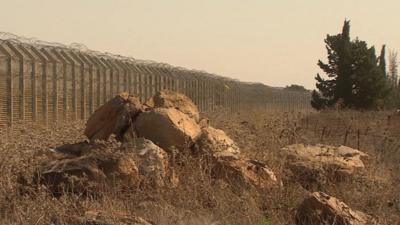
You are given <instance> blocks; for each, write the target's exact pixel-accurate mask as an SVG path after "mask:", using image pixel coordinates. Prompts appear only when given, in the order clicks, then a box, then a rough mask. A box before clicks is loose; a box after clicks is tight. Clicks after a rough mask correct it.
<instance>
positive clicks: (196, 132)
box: [135, 108, 201, 151]
mask: <svg viewBox="0 0 400 225" xmlns="http://www.w3.org/2000/svg"><path fill="white" fill-rule="evenodd" d="M135 129H136V133H137V135H138V136H139V137H144V138H146V139H149V140H151V141H153V142H154V143H155V144H156V145H158V146H160V147H161V148H163V149H165V150H167V151H168V150H170V149H171V148H172V147H176V148H177V149H179V150H183V149H187V148H189V147H190V146H192V145H193V143H194V142H195V141H196V140H197V139H198V138H199V137H200V134H201V130H200V127H199V125H198V124H197V123H196V121H195V120H194V119H192V118H190V117H189V116H188V115H186V114H185V113H183V112H181V111H179V110H177V109H174V108H154V109H150V110H148V111H145V112H143V113H141V114H139V116H138V117H137V119H136V122H135Z"/></svg>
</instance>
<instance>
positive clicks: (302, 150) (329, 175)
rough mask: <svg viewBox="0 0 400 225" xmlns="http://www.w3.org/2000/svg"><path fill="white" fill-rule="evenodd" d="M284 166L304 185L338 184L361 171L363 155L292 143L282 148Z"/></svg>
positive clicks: (359, 152) (350, 150) (354, 151)
mask: <svg viewBox="0 0 400 225" xmlns="http://www.w3.org/2000/svg"><path fill="white" fill-rule="evenodd" d="M281 152H282V153H283V154H284V155H285V156H286V160H287V162H286V163H287V166H288V168H289V169H290V170H291V171H292V173H293V174H294V176H295V177H296V179H297V180H298V181H300V182H302V183H304V184H307V185H308V184H311V183H314V182H316V183H324V182H327V181H329V180H332V181H339V180H342V179H344V178H347V177H349V176H351V175H353V174H354V173H356V172H358V171H360V170H361V169H363V168H364V163H363V161H362V159H364V158H366V157H368V155H367V154H366V153H363V152H361V151H359V150H356V149H352V148H349V147H346V146H340V147H335V146H329V145H303V144H295V145H290V146H286V147H284V148H282V151H281Z"/></svg>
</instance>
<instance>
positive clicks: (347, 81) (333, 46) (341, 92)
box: [315, 20, 352, 107]
mask: <svg viewBox="0 0 400 225" xmlns="http://www.w3.org/2000/svg"><path fill="white" fill-rule="evenodd" d="M325 43H326V50H327V53H328V63H324V62H322V61H321V60H319V61H318V66H319V67H320V68H321V69H322V70H323V71H324V72H325V73H326V74H327V76H328V79H323V78H322V77H321V76H320V75H319V74H317V76H316V77H315V79H316V80H317V84H316V86H317V88H318V90H319V92H320V95H321V98H324V99H325V103H326V107H331V106H333V105H334V104H335V103H336V102H337V101H338V100H339V99H342V100H343V102H344V104H345V105H350V104H351V99H350V96H351V92H352V85H351V84H352V81H351V79H352V77H351V73H350V72H351V67H352V65H351V52H350V48H351V42H350V21H348V20H346V21H344V25H343V29H342V33H340V34H338V35H327V37H326V39H325Z"/></svg>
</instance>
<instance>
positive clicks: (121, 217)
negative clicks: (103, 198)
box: [67, 210, 153, 225]
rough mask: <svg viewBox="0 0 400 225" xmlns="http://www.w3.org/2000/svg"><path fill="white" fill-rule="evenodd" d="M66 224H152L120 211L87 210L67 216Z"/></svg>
mask: <svg viewBox="0 0 400 225" xmlns="http://www.w3.org/2000/svg"><path fill="white" fill-rule="evenodd" d="M67 222H68V224H75V225H90V224H93V225H152V224H153V223H151V222H149V221H146V220H145V219H143V218H141V217H139V216H135V215H132V214H131V213H128V212H122V211H112V212H107V211H101V210H88V211H86V212H84V213H83V215H79V216H69V217H68V219H67Z"/></svg>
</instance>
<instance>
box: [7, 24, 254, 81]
mask: <svg viewBox="0 0 400 225" xmlns="http://www.w3.org/2000/svg"><path fill="white" fill-rule="evenodd" d="M4 42H11V43H14V44H18V45H25V46H27V45H28V46H33V47H36V48H39V49H42V48H57V49H62V50H68V51H77V52H81V53H85V54H88V55H90V56H94V57H102V58H107V59H113V60H120V61H124V62H130V63H133V64H138V65H147V66H154V67H157V68H163V69H168V70H170V71H171V72H186V73H190V74H194V75H198V76H204V77H207V78H213V79H219V80H223V81H226V82H240V83H243V84H253V83H252V82H241V81H239V80H238V79H233V78H229V77H224V76H220V75H217V74H213V73H209V72H207V71H204V70H197V69H187V68H184V67H180V66H172V65H170V64H168V63H164V62H156V61H154V60H143V59H136V58H133V57H127V56H122V55H118V54H113V53H110V52H100V51H96V50H92V49H90V48H88V47H87V46H86V45H84V44H81V43H71V44H70V45H66V44H62V43H58V42H49V41H43V40H39V39H37V38H33V37H25V36H20V35H15V34H13V33H9V32H3V31H0V43H4Z"/></svg>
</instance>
